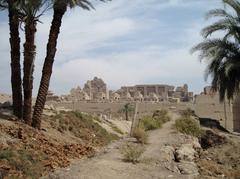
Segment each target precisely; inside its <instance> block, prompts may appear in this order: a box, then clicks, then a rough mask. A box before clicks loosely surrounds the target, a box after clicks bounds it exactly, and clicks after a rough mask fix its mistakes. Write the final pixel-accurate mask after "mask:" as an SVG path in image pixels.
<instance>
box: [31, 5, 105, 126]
mask: <svg viewBox="0 0 240 179" xmlns="http://www.w3.org/2000/svg"><path fill="white" fill-rule="evenodd" d="M100 1H104V0H100ZM76 6H79V7H81V8H83V9H85V10H90V9H91V8H93V6H92V4H91V3H90V2H89V1H88V0H55V1H54V5H53V19H52V25H51V28H50V33H49V39H48V44H47V55H46V58H45V61H44V65H43V70H42V78H41V82H40V87H39V90H38V95H37V100H36V104H35V108H34V112H33V121H32V126H33V127H35V128H37V129H40V128H41V115H42V112H43V108H44V105H45V102H46V96H47V92H48V88H49V83H50V78H51V75H52V67H53V62H54V58H55V54H56V51H57V48H56V47H57V39H58V35H59V32H60V27H61V23H62V18H63V16H64V14H65V12H66V11H67V7H70V8H73V7H76Z"/></svg>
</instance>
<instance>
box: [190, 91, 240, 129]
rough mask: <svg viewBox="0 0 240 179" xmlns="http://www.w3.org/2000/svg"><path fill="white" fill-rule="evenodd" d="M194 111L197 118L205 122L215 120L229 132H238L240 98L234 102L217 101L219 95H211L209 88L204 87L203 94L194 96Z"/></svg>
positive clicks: (239, 125)
mask: <svg viewBox="0 0 240 179" xmlns="http://www.w3.org/2000/svg"><path fill="white" fill-rule="evenodd" d="M194 110H195V113H196V115H197V116H198V117H200V118H203V119H205V120H209V121H211V120H217V121H218V122H219V123H220V125H221V126H223V127H224V128H226V129H227V130H229V131H234V132H240V96H238V97H236V98H235V100H234V101H232V102H230V101H228V100H225V101H224V102H223V103H220V101H219V94H218V93H216V94H213V93H212V92H211V87H205V88H204V92H203V93H201V94H200V95H196V97H195V101H194Z"/></svg>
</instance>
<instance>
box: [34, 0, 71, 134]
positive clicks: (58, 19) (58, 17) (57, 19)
mask: <svg viewBox="0 0 240 179" xmlns="http://www.w3.org/2000/svg"><path fill="white" fill-rule="evenodd" d="M66 10H67V5H66V4H65V3H61V5H58V6H56V5H54V14H53V20H52V25H51V29H50V33H49V39H48V44H47V55H46V58H45V61H44V65H43V70H42V78H41V82H40V87H39V91H38V96H37V101H36V104H35V108H34V113H33V121H32V126H33V127H35V128H37V129H40V128H41V116H42V112H43V108H44V105H45V102H46V97H47V92H48V88H49V83H50V78H51V74H52V67H53V62H54V57H55V54H56V51H57V48H56V47H57V39H58V35H59V32H60V27H61V23H62V17H63V15H64V14H65V12H66Z"/></svg>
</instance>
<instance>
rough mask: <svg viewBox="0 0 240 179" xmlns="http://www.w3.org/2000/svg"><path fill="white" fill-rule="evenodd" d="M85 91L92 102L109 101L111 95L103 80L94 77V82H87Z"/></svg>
mask: <svg viewBox="0 0 240 179" xmlns="http://www.w3.org/2000/svg"><path fill="white" fill-rule="evenodd" d="M83 91H84V92H86V93H87V94H88V96H89V97H90V100H108V99H109V93H108V90H107V85H106V83H104V81H103V80H102V79H101V78H97V77H94V79H93V80H90V81H87V83H86V84H85V85H84V88H83Z"/></svg>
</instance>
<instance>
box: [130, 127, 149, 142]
mask: <svg viewBox="0 0 240 179" xmlns="http://www.w3.org/2000/svg"><path fill="white" fill-rule="evenodd" d="M133 137H134V138H136V140H137V142H138V143H141V144H146V143H147V142H148V134H147V133H146V131H145V130H144V129H143V128H136V129H135V130H134V131H133Z"/></svg>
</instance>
